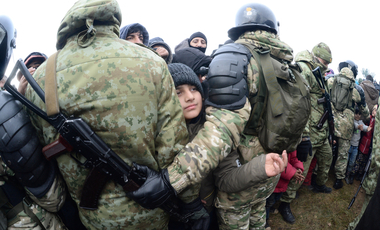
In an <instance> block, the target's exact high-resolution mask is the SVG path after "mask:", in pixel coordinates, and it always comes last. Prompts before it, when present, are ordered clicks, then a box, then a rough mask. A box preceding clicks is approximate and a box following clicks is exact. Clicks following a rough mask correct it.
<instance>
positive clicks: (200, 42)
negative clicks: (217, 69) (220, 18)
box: [174, 32, 207, 53]
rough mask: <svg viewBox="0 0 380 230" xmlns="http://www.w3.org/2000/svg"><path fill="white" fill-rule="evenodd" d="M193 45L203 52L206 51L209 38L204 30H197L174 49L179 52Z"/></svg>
mask: <svg viewBox="0 0 380 230" xmlns="http://www.w3.org/2000/svg"><path fill="white" fill-rule="evenodd" d="M187 47H193V48H196V49H199V50H200V51H202V52H203V53H206V49H207V38H206V35H204V34H203V33H202V32H195V33H193V34H192V35H191V36H190V37H189V38H186V39H184V40H183V41H182V42H180V43H179V44H178V45H177V46H176V47H175V48H174V51H175V53H177V52H178V51H179V50H181V49H184V48H187Z"/></svg>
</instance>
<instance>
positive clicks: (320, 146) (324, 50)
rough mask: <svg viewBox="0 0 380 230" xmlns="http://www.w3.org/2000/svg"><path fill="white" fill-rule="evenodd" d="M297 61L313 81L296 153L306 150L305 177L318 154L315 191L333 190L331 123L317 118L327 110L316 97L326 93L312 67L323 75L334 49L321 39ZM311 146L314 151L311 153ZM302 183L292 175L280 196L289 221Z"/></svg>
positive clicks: (305, 74) (280, 209) (304, 152)
mask: <svg viewBox="0 0 380 230" xmlns="http://www.w3.org/2000/svg"><path fill="white" fill-rule="evenodd" d="M295 61H296V62H297V64H298V65H299V66H300V67H301V69H302V75H303V76H304V77H305V79H306V81H307V82H308V83H309V85H310V95H311V108H312V110H311V115H310V118H309V121H308V124H307V125H306V127H305V130H304V132H303V139H302V140H303V141H302V142H301V143H300V145H299V146H298V148H297V155H302V154H304V155H306V156H307V158H306V161H305V162H303V166H304V171H303V173H302V175H303V176H304V177H306V174H307V172H308V171H309V167H310V163H311V161H312V159H313V158H314V156H316V157H317V161H318V174H317V175H318V176H317V180H316V186H315V187H316V188H315V191H316V192H322V193H330V192H331V188H329V187H326V185H325V183H326V181H327V179H328V172H329V169H330V164H331V161H332V152H331V146H330V143H329V141H328V135H329V127H328V122H325V123H324V124H323V127H322V128H321V129H318V128H317V124H318V121H319V120H320V118H321V117H322V115H323V113H324V112H325V108H324V106H323V104H318V102H317V100H318V99H320V98H322V97H323V96H324V95H323V93H322V91H321V88H320V86H319V84H318V82H317V80H316V78H315V76H314V74H313V72H312V70H314V69H315V68H317V67H320V69H321V70H322V76H324V72H325V71H327V70H328V64H330V63H331V61H332V55H331V50H330V48H329V47H328V46H327V45H326V44H325V43H323V42H321V43H319V44H317V45H316V46H314V47H313V50H312V52H309V51H308V50H305V51H301V52H299V53H298V54H297V55H296V59H295ZM323 79H324V78H323ZM325 83H326V82H325ZM325 85H326V84H325ZM310 144H311V146H310ZM309 146H310V147H309ZM311 150H312V152H311V155H309V154H310V151H311ZM301 185H302V183H297V182H296V180H295V179H291V180H290V182H289V185H288V189H287V190H286V192H284V194H283V195H282V197H281V199H280V200H281V204H280V207H279V212H280V213H281V215H282V217H283V218H284V220H285V221H287V222H289V223H294V222H295V217H294V216H293V214H292V212H291V210H290V203H291V202H292V201H293V199H295V197H296V192H297V190H298V189H299V188H300V187H301Z"/></svg>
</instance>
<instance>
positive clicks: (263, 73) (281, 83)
mask: <svg viewBox="0 0 380 230" xmlns="http://www.w3.org/2000/svg"><path fill="white" fill-rule="evenodd" d="M243 45H245V46H246V47H247V48H249V50H250V51H251V53H252V55H253V57H254V58H255V60H256V62H257V64H258V68H259V78H258V82H257V88H258V92H257V94H256V95H255V96H254V97H251V98H250V99H249V100H250V103H251V106H252V110H251V115H250V118H249V120H248V122H247V125H246V127H245V129H244V133H246V134H249V135H254V136H258V138H259V141H260V144H261V145H262V146H263V148H264V149H265V151H267V152H276V153H279V154H281V153H282V151H283V150H286V151H287V152H291V151H294V150H296V148H297V145H298V144H299V143H300V142H301V138H302V133H303V130H304V128H305V126H306V124H307V121H308V119H309V116H310V112H311V104H310V90H309V86H308V83H307V82H306V80H305V79H304V78H303V76H302V75H301V73H300V71H301V70H300V68H299V67H298V66H297V65H293V64H291V63H287V62H286V61H279V60H277V59H274V58H272V57H271V56H270V50H269V49H267V50H265V49H258V48H256V47H254V46H252V45H251V44H246V43H243Z"/></svg>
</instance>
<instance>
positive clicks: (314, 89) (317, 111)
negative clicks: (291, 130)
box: [295, 50, 329, 147]
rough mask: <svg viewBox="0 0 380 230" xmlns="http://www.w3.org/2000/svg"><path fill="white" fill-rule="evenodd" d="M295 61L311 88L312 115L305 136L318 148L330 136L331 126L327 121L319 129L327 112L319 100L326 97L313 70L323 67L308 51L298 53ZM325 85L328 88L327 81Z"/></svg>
mask: <svg viewBox="0 0 380 230" xmlns="http://www.w3.org/2000/svg"><path fill="white" fill-rule="evenodd" d="M295 61H296V63H297V64H298V65H299V66H300V67H301V69H302V75H303V76H304V78H305V79H306V81H307V82H308V83H309V86H310V99H311V114H310V118H309V121H308V123H307V125H306V127H305V130H304V133H303V136H309V137H310V141H311V144H312V145H313V146H314V147H317V146H320V145H322V144H323V143H324V142H325V140H326V138H327V137H328V134H329V126H328V122H327V121H326V122H325V123H324V124H323V127H322V129H317V124H318V122H319V120H320V119H321V117H322V115H323V114H324V112H325V108H324V105H323V104H318V101H317V100H318V99H320V98H322V97H324V95H323V93H322V90H321V88H320V86H319V84H318V82H317V80H316V78H315V76H314V74H313V72H312V70H314V69H315V68H317V67H318V66H320V67H321V64H319V62H318V61H317V59H316V58H315V57H313V55H312V54H311V53H310V52H309V51H307V50H305V51H301V52H299V53H297V55H296V59H295ZM322 75H323V73H322ZM323 80H324V78H323ZM324 84H325V87H327V84H326V81H325V82H324ZM327 91H328V87H327Z"/></svg>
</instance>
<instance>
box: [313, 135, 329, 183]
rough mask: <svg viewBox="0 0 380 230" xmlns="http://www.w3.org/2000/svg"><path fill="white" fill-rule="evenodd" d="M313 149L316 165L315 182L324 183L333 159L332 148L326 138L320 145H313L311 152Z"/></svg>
mask: <svg viewBox="0 0 380 230" xmlns="http://www.w3.org/2000/svg"><path fill="white" fill-rule="evenodd" d="M314 149H315V150H314ZM314 151H315V157H316V158H317V165H318V167H316V168H315V169H316V173H317V179H316V181H315V182H316V184H317V185H324V184H326V182H327V180H328V178H329V170H330V166H331V162H332V159H333V156H332V149H331V145H330V144H329V141H328V139H326V140H325V142H323V144H322V145H321V146H318V147H314V146H313V152H314Z"/></svg>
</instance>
